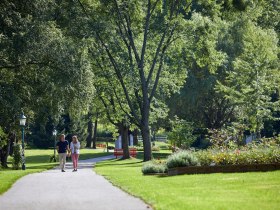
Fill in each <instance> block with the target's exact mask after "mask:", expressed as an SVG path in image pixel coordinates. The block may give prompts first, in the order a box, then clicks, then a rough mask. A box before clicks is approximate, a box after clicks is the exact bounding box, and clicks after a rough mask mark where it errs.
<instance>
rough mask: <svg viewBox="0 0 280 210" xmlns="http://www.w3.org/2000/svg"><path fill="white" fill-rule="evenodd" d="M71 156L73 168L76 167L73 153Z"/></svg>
mask: <svg viewBox="0 0 280 210" xmlns="http://www.w3.org/2000/svg"><path fill="white" fill-rule="evenodd" d="M71 157H72V162H73V168H74V169H76V160H75V154H72V155H71Z"/></svg>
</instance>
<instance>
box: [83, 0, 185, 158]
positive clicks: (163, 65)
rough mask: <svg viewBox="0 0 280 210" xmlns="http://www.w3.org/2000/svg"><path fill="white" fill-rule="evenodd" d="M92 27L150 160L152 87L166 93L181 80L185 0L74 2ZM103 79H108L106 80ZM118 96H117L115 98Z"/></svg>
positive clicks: (98, 49) (94, 36)
mask: <svg viewBox="0 0 280 210" xmlns="http://www.w3.org/2000/svg"><path fill="white" fill-rule="evenodd" d="M80 5H81V6H82V10H83V11H84V13H85V14H86V17H87V18H88V21H89V24H90V25H91V26H92V28H91V30H90V31H88V33H87V35H86V36H93V38H94V39H95V46H92V47H93V49H94V50H95V51H99V52H100V53H101V54H102V55H103V57H102V59H104V60H105V63H106V64H107V63H109V64H110V67H111V69H110V72H112V73H111V75H112V77H111V78H112V79H114V80H115V79H117V81H118V84H119V86H120V87H121V89H122V91H121V92H120V93H118V94H121V95H123V96H124V97H123V98H124V99H125V100H126V104H127V106H128V107H129V110H130V112H129V113H128V112H127V113H126V115H127V116H128V117H129V119H130V120H131V121H132V122H133V123H134V124H136V125H137V126H138V127H139V128H140V130H141V134H142V137H143V144H144V161H148V160H150V159H151V141H150V128H149V120H150V111H151V104H152V103H153V102H154V101H155V94H156V91H157V90H159V91H160V93H164V94H168V93H170V92H173V91H174V90H178V86H179V85H181V84H182V82H183V80H184V74H182V72H183V68H181V63H180V58H179V57H180V54H181V49H180V48H181V46H180V45H177V43H179V41H180V40H181V37H182V35H183V34H182V32H183V31H182V26H183V25H184V24H185V21H184V19H183V17H182V14H181V11H185V12H186V11H187V10H188V7H189V5H190V1H175V0H174V1H173V0H170V1H159V0H147V1H144V0H142V1H124V0H111V1H106V2H104V1H97V2H95V3H94V4H93V3H92V2H90V1H83V2H80ZM111 78H109V79H111ZM119 98H121V97H119Z"/></svg>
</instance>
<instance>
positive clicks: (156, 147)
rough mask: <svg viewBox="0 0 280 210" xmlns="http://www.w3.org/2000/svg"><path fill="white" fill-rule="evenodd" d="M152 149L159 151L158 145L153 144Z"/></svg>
mask: <svg viewBox="0 0 280 210" xmlns="http://www.w3.org/2000/svg"><path fill="white" fill-rule="evenodd" d="M152 151H157V152H158V151H160V148H159V147H158V146H153V147H152Z"/></svg>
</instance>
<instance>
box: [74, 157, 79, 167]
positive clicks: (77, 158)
mask: <svg viewBox="0 0 280 210" xmlns="http://www.w3.org/2000/svg"><path fill="white" fill-rule="evenodd" d="M75 155H76V158H75V159H76V170H77V168H78V160H79V154H75Z"/></svg>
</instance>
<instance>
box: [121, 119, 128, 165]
mask: <svg viewBox="0 0 280 210" xmlns="http://www.w3.org/2000/svg"><path fill="white" fill-rule="evenodd" d="M120 130H121V136H122V149H123V157H122V159H123V160H124V159H129V158H130V155H129V148H128V127H127V126H124V125H123V124H122V125H120Z"/></svg>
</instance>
